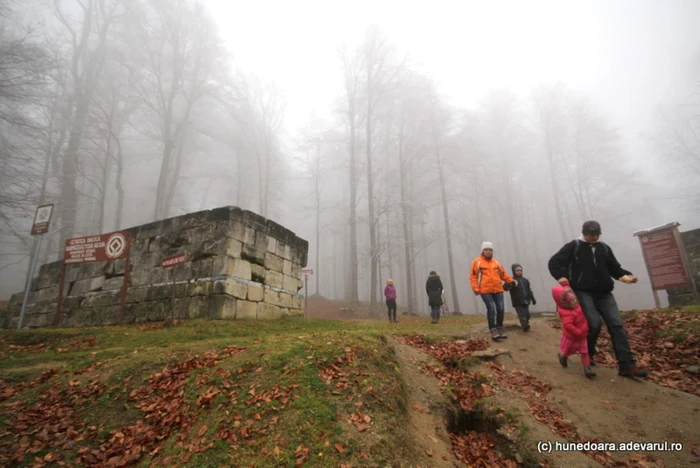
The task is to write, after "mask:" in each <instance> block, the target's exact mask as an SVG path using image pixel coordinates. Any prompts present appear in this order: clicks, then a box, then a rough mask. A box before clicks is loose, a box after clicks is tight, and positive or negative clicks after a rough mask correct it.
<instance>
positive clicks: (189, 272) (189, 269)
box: [163, 262, 195, 281]
mask: <svg viewBox="0 0 700 468" xmlns="http://www.w3.org/2000/svg"><path fill="white" fill-rule="evenodd" d="M163 271H167V272H168V273H167V274H168V275H169V276H170V278H169V279H170V280H171V281H187V280H191V279H193V278H195V276H194V272H193V264H192V262H185V263H183V264H182V265H178V266H176V267H172V268H168V269H167V270H163Z"/></svg>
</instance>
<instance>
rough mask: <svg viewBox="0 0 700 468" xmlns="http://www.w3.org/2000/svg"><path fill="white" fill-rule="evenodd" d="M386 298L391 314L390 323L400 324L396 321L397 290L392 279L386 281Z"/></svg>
mask: <svg viewBox="0 0 700 468" xmlns="http://www.w3.org/2000/svg"><path fill="white" fill-rule="evenodd" d="M384 297H386V307H387V309H388V312H389V322H394V323H399V322H398V321H397V320H396V288H395V287H394V281H393V280H391V279H388V280H386V287H385V288H384Z"/></svg>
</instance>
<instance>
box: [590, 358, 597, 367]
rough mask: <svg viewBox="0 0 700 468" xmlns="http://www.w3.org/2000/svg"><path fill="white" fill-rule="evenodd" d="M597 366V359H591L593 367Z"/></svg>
mask: <svg viewBox="0 0 700 468" xmlns="http://www.w3.org/2000/svg"><path fill="white" fill-rule="evenodd" d="M595 366H596V363H595V361H594V360H593V359H591V367H595Z"/></svg>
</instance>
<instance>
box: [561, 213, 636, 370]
mask: <svg viewBox="0 0 700 468" xmlns="http://www.w3.org/2000/svg"><path fill="white" fill-rule="evenodd" d="M581 233H582V234H583V235H582V236H581V237H580V238H579V239H576V240H574V241H571V242H569V243H568V244H566V245H564V247H562V248H561V249H560V250H559V252H557V253H555V254H554V255H553V256H552V258H550V259H549V273H550V274H551V275H552V276H553V277H554V279H556V280H557V281H558V282H559V284H561V285H562V286H567V285H569V286H571V289H573V290H574V292H575V293H576V296H577V297H578V301H579V303H580V304H581V308H582V309H583V313H584V315H585V316H586V321H587V322H588V353H589V355H590V357H591V365H595V364H594V362H593V356H594V355H595V353H596V343H597V341H598V335H599V334H600V328H601V325H602V322H601V317H602V319H603V321H605V325H606V326H607V327H608V331H609V332H610V337H611V338H612V342H613V347H614V348H615V357H616V358H617V363H618V366H619V372H618V373H619V375H621V376H623V377H646V376H647V372H646V371H645V370H642V369H638V368H637V367H636V364H635V359H634V355H633V354H632V350H631V349H630V343H629V339H628V338H627V333H626V332H625V328H624V324H623V322H622V317H621V316H620V310H619V309H618V307H617V302H616V301H615V297H614V296H613V295H612V290H613V288H614V287H615V282H614V281H613V278H615V279H617V280H619V281H622V282H623V283H627V284H631V283H636V282H637V278H636V277H635V276H634V275H632V273H630V272H629V271H627V270H624V269H623V268H622V267H621V266H620V263H619V262H618V261H617V259H616V258H615V255H614V254H613V251H612V249H611V248H610V247H609V246H608V245H606V244H604V243H602V242H599V239H600V234H601V228H600V223H598V222H597V221H586V222H585V223H583V228H582V230H581Z"/></svg>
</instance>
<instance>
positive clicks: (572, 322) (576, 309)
mask: <svg viewBox="0 0 700 468" xmlns="http://www.w3.org/2000/svg"><path fill="white" fill-rule="evenodd" d="M552 297H553V298H554V302H555V303H556V304H557V314H559V318H560V319H561V332H562V334H561V341H560V342H559V354H558V357H559V364H561V366H562V367H569V361H568V359H567V358H568V357H569V356H571V355H572V354H576V353H579V354H580V355H581V363H582V364H583V374H584V375H585V376H586V377H588V378H589V379H590V378H592V377H595V372H593V369H591V359H590V356H589V355H588V344H587V343H586V336H588V322H586V317H584V315H583V310H581V306H580V305H579V303H578V299H576V294H574V292H573V291H572V290H571V288H570V287H569V286H554V287H553V288H552Z"/></svg>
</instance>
